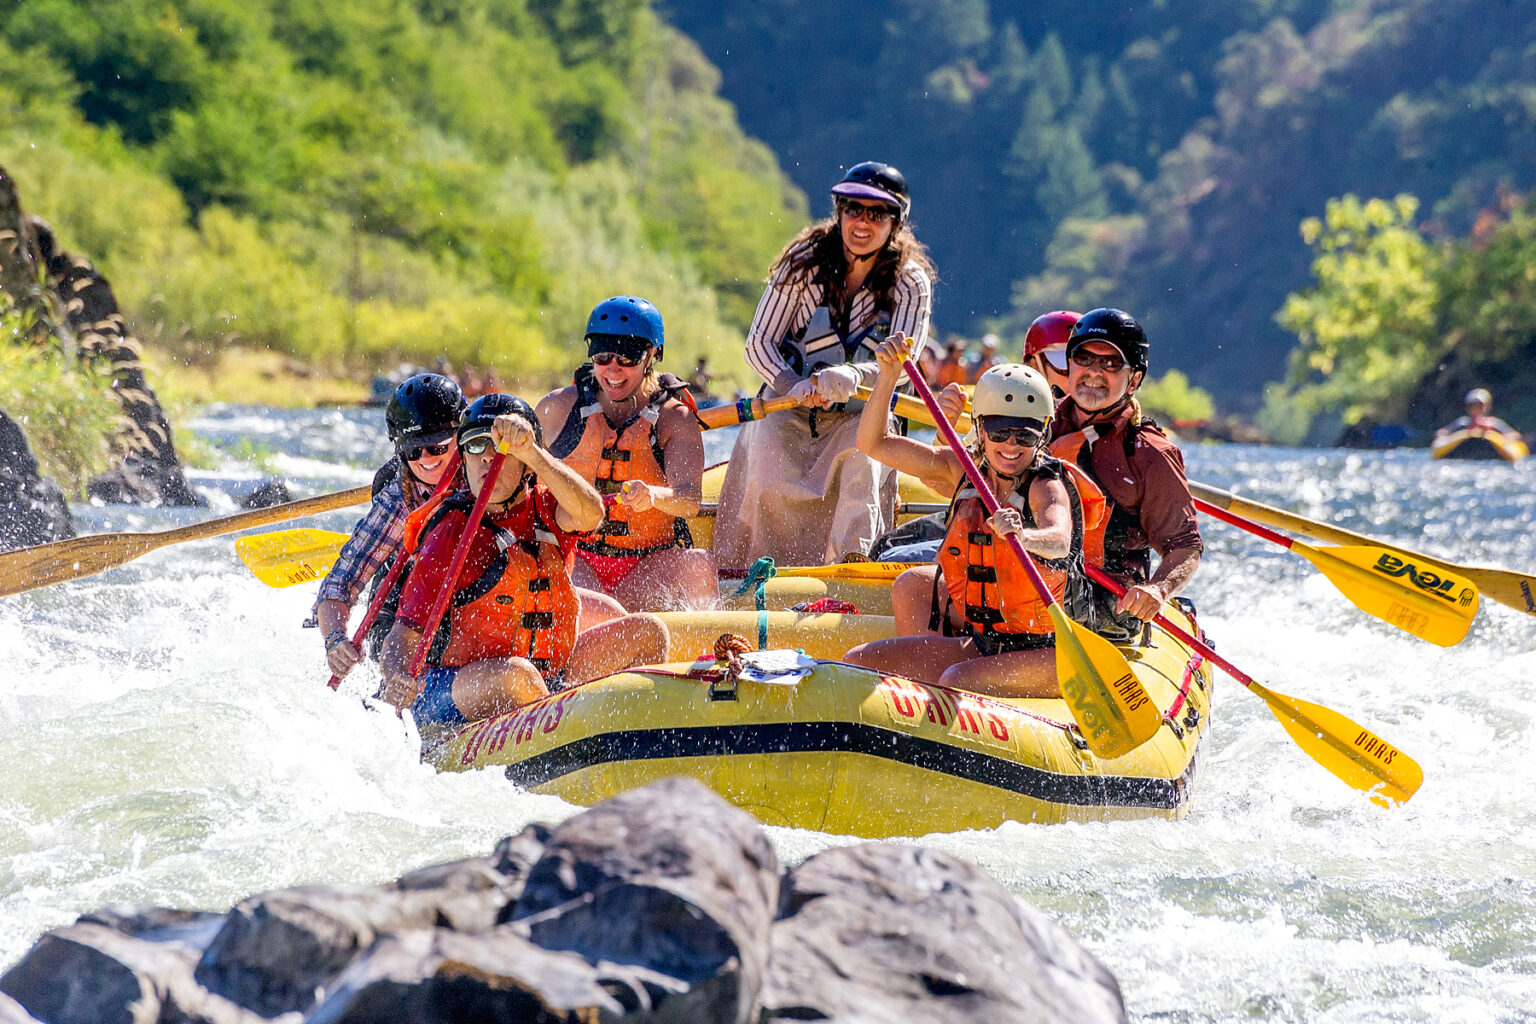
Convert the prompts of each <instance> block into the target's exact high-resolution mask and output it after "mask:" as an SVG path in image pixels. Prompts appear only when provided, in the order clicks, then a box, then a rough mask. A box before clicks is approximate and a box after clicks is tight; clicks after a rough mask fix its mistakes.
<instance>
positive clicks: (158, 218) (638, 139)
mask: <svg viewBox="0 0 1536 1024" xmlns="http://www.w3.org/2000/svg"><path fill="white" fill-rule="evenodd" d="M718 85H719V75H718V72H717V71H716V70H715V68H714V67H713V66H711V65H710V63H709V62H708V61H707V60H705V59H704V58H703V57H702V55H701V54H700V53H699V51H698V48H697V47H696V46H695V45H694V44H693V43H692V42H691V41H690V40H688V39H687V38H686V37H685V36H683V35H681V34H680V33H679V32H677V31H676V30H675V29H673V28H672V27H670V26H668V25H666V24H665V23H663V22H661V21H660V20H659V19H658V18H657V17H656V16H655V15H654V14H653V13H652V11H651V10H650V8H649V7H648V6H647V5H646V4H645V3H644V2H643V0H452V2H448V0H412V2H407V0H28V2H26V3H4V4H0V166H4V167H5V168H6V169H7V170H8V171H9V172H10V173H11V174H12V175H13V176H14V177H15V179H16V180H17V182H18V184H19V186H20V190H21V196H22V201H23V203H24V204H25V205H26V207H27V208H28V209H30V210H32V211H34V212H35V213H37V214H39V215H41V216H43V217H45V218H47V219H48V220H50V221H51V222H52V224H53V227H54V229H55V231H56V233H57V235H58V237H59V241H60V243H61V244H62V245H63V246H65V247H66V248H68V249H70V250H72V251H77V252H81V253H83V254H85V255H87V256H89V257H90V258H91V259H93V260H94V261H96V263H97V264H98V266H100V267H101V268H102V270H103V271H104V272H105V273H106V274H107V275H108V276H109V277H110V279H111V280H112V281H113V283H114V285H115V286H116V288H117V291H118V293H119V295H120V297H121V299H122V302H123V305H124V307H125V308H126V309H127V310H128V311H129V312H130V314H131V316H132V317H133V319H134V320H135V322H136V323H135V326H136V327H137V328H138V330H139V332H140V333H141V334H143V335H145V336H147V337H148V338H149V339H150V340H151V341H154V340H156V337H157V335H158V336H159V338H160V340H162V341H166V342H168V343H171V344H175V345H179V346H180V349H181V350H182V351H183V352H186V353H189V354H195V353H197V352H200V351H205V350H207V349H210V348H217V347H218V346H220V345H222V344H224V343H227V342H229V341H231V340H238V341H241V342H244V343H246V344H254V345H264V346H271V347H275V348H278V349H281V350H285V351H288V352H292V353H295V354H298V355H302V356H306V357H310V358H314V359H318V360H320V361H322V362H329V363H331V364H332V365H335V366H341V365H350V366H354V367H358V366H363V365H367V364H373V365H378V364H379V363H382V362H386V361H390V360H393V359H397V358H415V359H419V360H430V359H432V358H433V357H435V356H439V355H444V354H446V355H447V356H448V357H449V358H450V359H451V360H453V361H455V362H458V361H474V362H477V363H480V364H491V365H495V366H498V367H500V368H502V369H503V370H505V369H513V370H515V371H516V372H517V373H518V374H520V375H523V376H530V375H531V376H535V377H537V376H539V375H541V374H543V373H546V372H548V373H553V372H554V371H555V370H556V369H557V368H559V369H565V370H568V369H569V367H570V366H571V365H572V350H573V346H574V344H575V343H576V340H577V339H579V337H580V334H581V330H582V327H583V325H584V323H585V316H586V313H587V311H588V310H589V309H590V308H591V306H592V305H593V304H594V303H595V302H596V301H597V300H599V299H601V298H603V297H604V296H606V295H609V294H612V293H614V292H631V291H632V292H638V293H641V294H644V295H647V296H649V297H651V298H653V299H654V300H655V301H656V302H657V304H658V305H659V306H660V307H661V309H662V310H663V312H664V314H665V315H666V317H667V321H668V326H669V339H668V340H669V342H670V344H669V346H668V357H669V362H670V363H672V364H673V365H679V366H680V365H683V364H684V362H685V360H687V359H689V357H691V355H693V354H694V353H697V352H703V351H711V352H715V351H717V350H718V351H720V352H721V353H722V354H723V355H724V354H728V353H730V352H731V351H733V350H735V351H739V348H740V346H739V339H740V335H741V330H742V328H743V327H744V325H745V323H746V322H747V321H748V320H749V319H750V316H751V311H752V307H753V304H754V303H755V301H756V297H757V293H758V291H759V288H760V282H761V278H762V275H763V273H764V271H765V269H766V267H767V264H768V262H769V260H770V259H771V258H772V256H773V254H774V253H775V252H776V251H777V249H778V247H779V245H780V244H781V242H782V240H783V238H784V237H785V236H786V235H787V234H788V233H789V232H791V231H792V230H793V229H794V228H796V227H798V226H799V224H800V223H801V222H802V221H803V219H804V200H803V198H802V197H801V195H800V193H799V192H798V190H796V189H795V188H794V187H793V186H792V185H790V184H789V182H788V181H787V180H786V179H785V178H784V177H783V176H782V175H781V174H780V172H779V169H778V165H777V162H776V160H775V158H774V157H773V155H772V154H771V153H770V152H769V150H768V149H767V148H766V147H765V146H763V145H761V144H759V143H756V142H754V141H752V140H750V139H748V138H746V137H745V136H744V135H743V134H742V132H741V131H740V129H739V128H738V127H737V124H736V120H735V114H734V112H733V110H732V109H731V108H730V106H729V105H728V104H727V103H725V102H723V101H722V100H721V99H720V98H719V97H718V95H717V88H718Z"/></svg>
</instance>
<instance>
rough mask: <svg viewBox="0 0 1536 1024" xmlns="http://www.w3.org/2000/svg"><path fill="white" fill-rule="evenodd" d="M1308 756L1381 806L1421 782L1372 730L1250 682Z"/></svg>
mask: <svg viewBox="0 0 1536 1024" xmlns="http://www.w3.org/2000/svg"><path fill="white" fill-rule="evenodd" d="M1248 689H1249V690H1251V691H1253V692H1254V693H1256V694H1258V695H1259V697H1261V698H1262V699H1263V701H1264V703H1266V704H1268V705H1269V710H1270V711H1271V712H1273V713H1274V716H1275V717H1276V718H1277V719H1279V721H1280V724H1281V725H1282V726H1284V727H1285V731H1286V732H1287V733H1289V734H1290V736H1291V739H1293V740H1295V741H1296V745H1297V746H1299V747H1301V749H1302V750H1304V751H1306V752H1307V756H1308V757H1310V758H1312V760H1314V761H1316V762H1317V763H1318V764H1320V765H1322V766H1323V767H1324V768H1327V769H1328V770H1329V771H1330V772H1332V773H1333V774H1335V775H1337V776H1338V777H1339V778H1341V779H1343V780H1344V781H1345V782H1347V783H1349V785H1351V786H1354V787H1355V788H1356V789H1359V790H1363V791H1365V792H1366V793H1367V794H1368V795H1369V796H1370V798H1371V799H1372V800H1374V801H1375V802H1376V803H1379V804H1382V805H1383V806H1390V805H1391V803H1392V802H1393V801H1396V802H1397V803H1403V802H1405V801H1406V800H1407V799H1408V798H1409V797H1411V796H1413V794H1414V793H1416V792H1418V789H1419V786H1420V785H1421V784H1422V783H1423V782H1424V769H1422V768H1420V767H1419V763H1418V762H1417V761H1415V760H1414V759H1413V758H1411V757H1409V756H1408V755H1407V754H1405V753H1403V752H1402V751H1401V750H1398V749H1397V748H1396V747H1394V746H1393V745H1392V744H1390V743H1388V742H1387V741H1386V740H1384V739H1382V738H1381V737H1380V736H1377V735H1376V734H1375V733H1373V732H1371V730H1369V729H1367V728H1365V727H1364V726H1362V725H1358V724H1356V723H1355V722H1352V721H1350V720H1349V719H1348V718H1345V717H1344V716H1343V715H1341V714H1339V713H1338V712H1337V711H1333V710H1331V709H1329V708H1325V707H1323V706H1322V705H1321V704H1312V703H1310V702H1308V701H1304V700H1297V699H1296V698H1295V697H1287V696H1286V695H1285V694H1283V693H1276V692H1275V691H1273V690H1271V689H1269V688H1268V687H1266V686H1264V685H1263V684H1261V683H1258V682H1253V681H1250V682H1249V683H1248Z"/></svg>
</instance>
